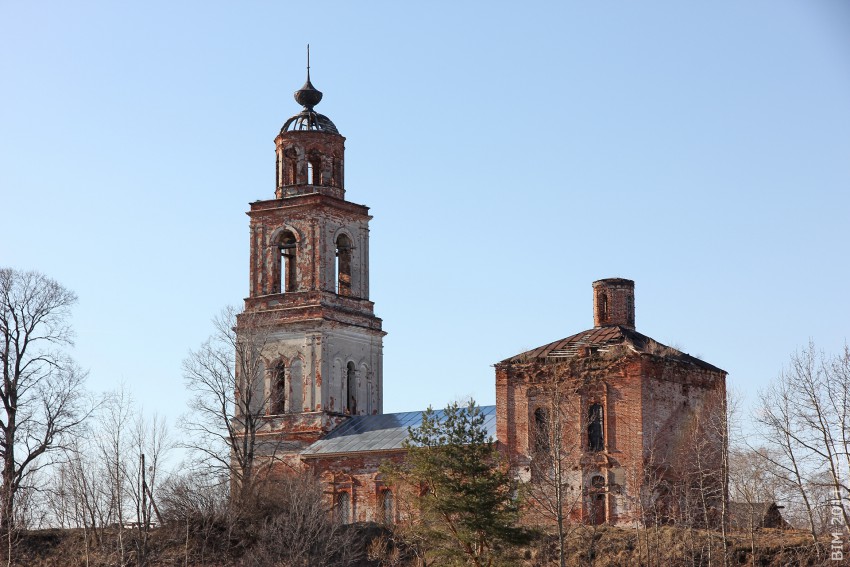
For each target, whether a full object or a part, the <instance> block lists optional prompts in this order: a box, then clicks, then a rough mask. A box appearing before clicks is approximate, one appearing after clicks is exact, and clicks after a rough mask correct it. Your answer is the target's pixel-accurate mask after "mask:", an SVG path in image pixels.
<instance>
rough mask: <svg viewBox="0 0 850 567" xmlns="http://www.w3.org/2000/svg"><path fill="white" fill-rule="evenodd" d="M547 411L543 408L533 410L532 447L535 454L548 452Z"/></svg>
mask: <svg viewBox="0 0 850 567" xmlns="http://www.w3.org/2000/svg"><path fill="white" fill-rule="evenodd" d="M549 448H550V444H549V412H548V411H546V410H545V409H544V408H537V409H536V410H534V439H533V445H532V449H533V451H534V454H535V455H539V456H542V455H545V454H547V453H548V452H549Z"/></svg>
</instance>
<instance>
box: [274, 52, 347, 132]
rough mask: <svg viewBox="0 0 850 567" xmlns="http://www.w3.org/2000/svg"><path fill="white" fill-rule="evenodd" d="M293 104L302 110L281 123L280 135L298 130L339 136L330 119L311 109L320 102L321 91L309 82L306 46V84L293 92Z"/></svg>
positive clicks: (308, 54) (308, 57)
mask: <svg viewBox="0 0 850 567" xmlns="http://www.w3.org/2000/svg"><path fill="white" fill-rule="evenodd" d="M294 97H295V102H297V103H298V104H300V105H301V106H303V107H304V108H303V109H302V110H301V112H299V113H298V114H296V115H295V116H293V117H291V118H290V119H289V120H287V121H286V122H284V123H283V128H281V129H280V133H281V134H283V133H284V132H295V131H300V130H312V131H314V132H330V133H331V134H339V131H338V130H337V129H336V126H334V123H333V122H331V119H330V118H328V117H327V116H324V115H323V114H319V113H318V112H316V111H315V110H313V107H314V106H316V105H317V104H319V102H321V100H322V91H320V90H319V89H317V88H316V87H314V86H313V83H311V82H310V47H309V46H307V82H306V83H304V86H303V87H301V88H300V89H298V90H297V91H295V94H294Z"/></svg>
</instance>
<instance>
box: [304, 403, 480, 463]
mask: <svg viewBox="0 0 850 567" xmlns="http://www.w3.org/2000/svg"><path fill="white" fill-rule="evenodd" d="M480 408H481V413H483V414H484V427H485V428H486V429H487V434H488V435H490V436H491V437H492V438H493V439H495V438H496V406H480ZM434 413H435V414H436V415H437V417H438V418H439V419H442V418H443V416H444V414H445V412H444V411H443V410H435V411H434ZM421 424H422V412H421V411H408V412H402V413H385V414H381V415H358V416H354V417H352V418H349V419H348V420H347V421H346V422H345V423H343V424H342V425H340V426H339V427H337V428H336V429H334V430H333V431H331V432H330V433H328V434H327V435H325V436H324V437H322V438H321V439H319V440H318V441H316V442H315V443H313V444H312V445H310V446H309V447H307V449H305V450H304V452H303V453H302V454H303V455H305V456H310V455H328V454H334V453H356V452H359V451H391V450H393V449H402V448H403V447H402V443H404V440H405V439H407V428H408V427H419V426H420V425H421Z"/></svg>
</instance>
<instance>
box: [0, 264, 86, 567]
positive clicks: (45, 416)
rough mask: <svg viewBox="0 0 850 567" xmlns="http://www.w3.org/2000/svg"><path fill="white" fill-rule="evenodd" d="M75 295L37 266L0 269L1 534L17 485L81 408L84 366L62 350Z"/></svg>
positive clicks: (7, 530)
mask: <svg viewBox="0 0 850 567" xmlns="http://www.w3.org/2000/svg"><path fill="white" fill-rule="evenodd" d="M76 300H77V297H76V295H75V294H74V293H73V292H71V291H69V290H68V289H66V288H64V287H63V286H61V285H60V284H59V283H57V282H56V281H54V280H52V279H50V278H48V277H46V276H44V275H42V274H40V273H38V272H20V271H16V270H13V269H9V268H3V269H0V335H2V336H0V341H2V344H0V364H2V367H3V377H2V378H3V383H2V385H1V386H0V401H2V409H0V412H2V413H0V458H2V466H3V471H2V483H1V484H0V500H2V505H0V531H2V532H3V533H4V535H5V536H6V537H7V538H9V539H7V540H8V541H11V539H10V538H11V531H12V529H13V528H14V518H15V505H16V503H15V498H16V495H17V494H18V491H19V490H20V489H21V488H22V487H25V486H26V483H27V480H28V478H29V477H30V476H31V475H32V474H34V473H35V472H36V471H38V470H39V469H40V468H42V467H44V466H45V465H46V464H47V460H46V459H45V457H46V456H47V454H48V453H51V452H53V451H56V450H58V449H61V448H62V446H63V445H64V443H65V441H66V439H67V438H68V435H69V434H70V433H72V432H73V431H74V429H75V428H76V427H77V426H79V425H80V423H81V422H82V421H83V419H84V418H85V417H86V415H87V412H86V411H85V410H84V408H83V403H82V401H83V399H82V389H83V381H84V379H85V373H84V372H81V371H80V370H79V369H78V368H77V366H76V365H75V364H74V363H73V361H72V360H71V359H70V357H69V356H68V355H67V354H66V353H65V352H64V351H63V349H64V348H65V347H68V346H70V345H71V344H72V331H71V328H70V325H69V323H68V319H69V317H70V309H71V306H72V305H73V304H74V303H75V302H76ZM9 552H10V553H11V549H10V550H9Z"/></svg>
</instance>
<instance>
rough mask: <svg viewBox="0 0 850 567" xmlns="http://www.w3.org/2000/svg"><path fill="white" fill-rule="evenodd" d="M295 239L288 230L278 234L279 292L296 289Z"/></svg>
mask: <svg viewBox="0 0 850 567" xmlns="http://www.w3.org/2000/svg"><path fill="white" fill-rule="evenodd" d="M297 245H298V244H297V241H296V240H295V235H294V234H292V233H291V232H289V231H286V232H284V233H283V234H281V235H280V240H279V241H278V245H277V247H278V249H279V250H280V272H281V274H280V280H281V281H280V290H279V293H284V292H287V291H296V289H297V282H296V274H297V272H296V256H297V254H296V252H297Z"/></svg>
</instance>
